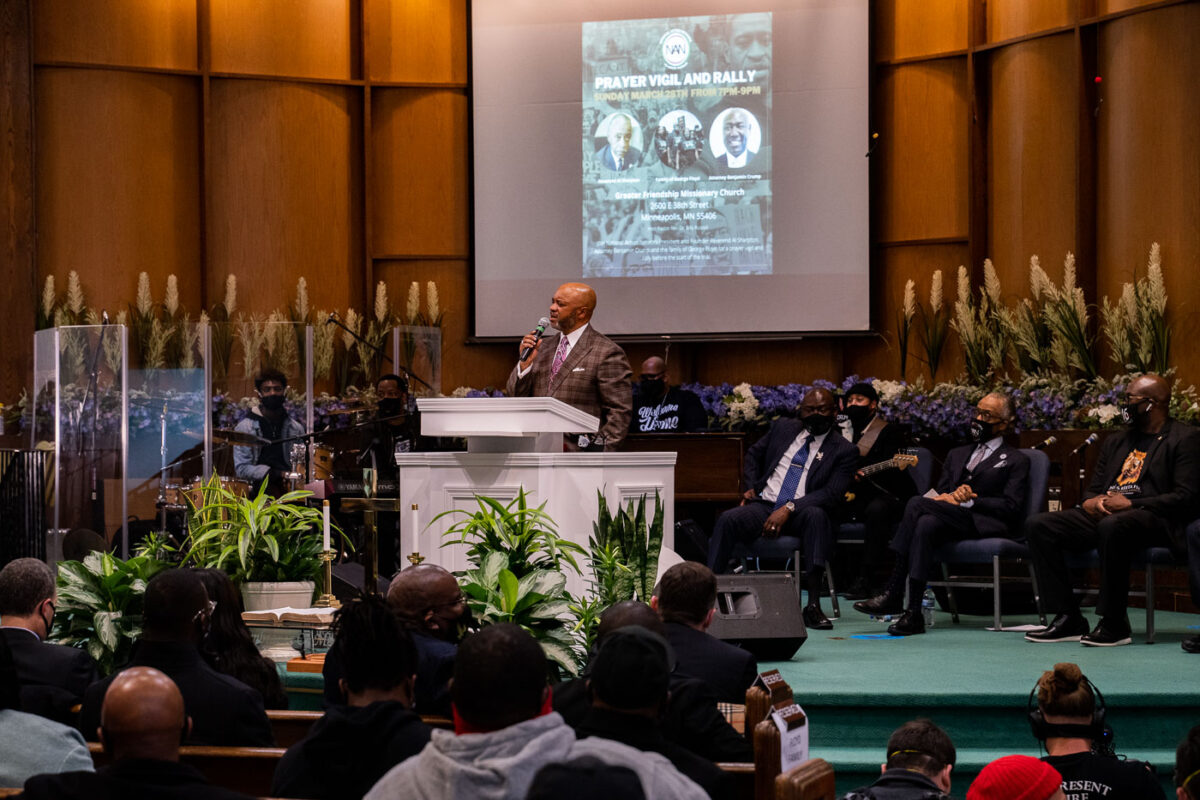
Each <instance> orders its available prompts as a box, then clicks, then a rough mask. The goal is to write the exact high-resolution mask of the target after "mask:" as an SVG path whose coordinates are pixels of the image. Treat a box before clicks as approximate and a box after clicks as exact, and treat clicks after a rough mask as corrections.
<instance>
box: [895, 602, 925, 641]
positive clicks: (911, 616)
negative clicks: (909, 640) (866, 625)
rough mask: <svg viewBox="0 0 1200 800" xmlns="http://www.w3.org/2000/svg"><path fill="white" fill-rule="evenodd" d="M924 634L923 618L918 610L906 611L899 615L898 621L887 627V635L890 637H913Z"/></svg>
mask: <svg viewBox="0 0 1200 800" xmlns="http://www.w3.org/2000/svg"><path fill="white" fill-rule="evenodd" d="M924 632H925V617H924V616H922V614H921V611H920V609H918V610H916V611H914V610H913V609H911V608H910V609H907V610H906V611H905V612H904V613H903V614H901V615H900V619H898V620H896V621H895V622H893V623H892V624H891V625H888V635H890V636H915V635H916V634H918V633H924Z"/></svg>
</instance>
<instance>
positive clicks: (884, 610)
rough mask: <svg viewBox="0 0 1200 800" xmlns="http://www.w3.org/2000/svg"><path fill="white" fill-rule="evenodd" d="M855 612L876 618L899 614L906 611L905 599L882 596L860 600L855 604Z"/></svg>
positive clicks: (888, 595)
mask: <svg viewBox="0 0 1200 800" xmlns="http://www.w3.org/2000/svg"><path fill="white" fill-rule="evenodd" d="M854 610H855V611H861V612H862V613H864V614H871V615H872V616H876V617H877V616H880V615H882V614H899V613H900V612H902V611H904V598H903V597H900V596H899V595H895V596H893V595H890V594H881V595H879V596H877V597H872V598H871V599H870V600H859V601H858V602H857V603H855V604H854Z"/></svg>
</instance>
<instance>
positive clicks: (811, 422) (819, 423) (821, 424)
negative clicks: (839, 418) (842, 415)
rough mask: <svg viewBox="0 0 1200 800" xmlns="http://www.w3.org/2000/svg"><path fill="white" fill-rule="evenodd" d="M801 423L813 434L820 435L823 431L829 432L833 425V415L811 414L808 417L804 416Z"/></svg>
mask: <svg viewBox="0 0 1200 800" xmlns="http://www.w3.org/2000/svg"><path fill="white" fill-rule="evenodd" d="M800 423H801V424H802V425H804V427H805V428H807V429H808V432H809V433H811V434H812V435H813V436H820V435H821V434H823V433H829V429H830V428H832V427H833V415H832V414H809V415H808V416H807V417H802V418H801V419H800Z"/></svg>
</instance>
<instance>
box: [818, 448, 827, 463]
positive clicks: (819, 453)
mask: <svg viewBox="0 0 1200 800" xmlns="http://www.w3.org/2000/svg"><path fill="white" fill-rule="evenodd" d="M824 457H825V454H824V453H822V452H821V451H820V450H818V451H817V461H820V460H821V459H822V458H824Z"/></svg>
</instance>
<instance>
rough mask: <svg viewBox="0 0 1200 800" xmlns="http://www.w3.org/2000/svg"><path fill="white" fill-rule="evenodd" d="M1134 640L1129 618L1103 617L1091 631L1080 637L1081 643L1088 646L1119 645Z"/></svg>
mask: <svg viewBox="0 0 1200 800" xmlns="http://www.w3.org/2000/svg"><path fill="white" fill-rule="evenodd" d="M1132 642H1133V639H1132V638H1131V637H1130V635H1129V621H1128V620H1111V619H1102V620H1100V621H1099V622H1097V623H1096V627H1095V628H1094V629H1093V630H1092V632H1091V633H1088V634H1084V635H1083V636H1081V637H1080V638H1079V643H1080V644H1082V645H1087V646H1088V647H1117V646H1118V645H1122V644H1131V643H1132Z"/></svg>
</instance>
